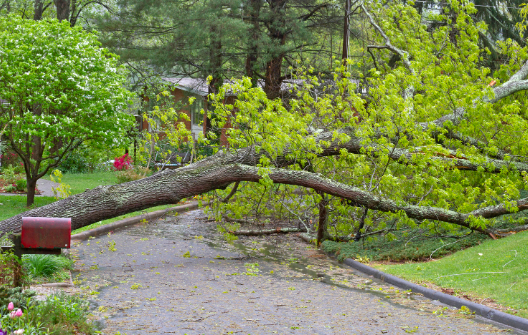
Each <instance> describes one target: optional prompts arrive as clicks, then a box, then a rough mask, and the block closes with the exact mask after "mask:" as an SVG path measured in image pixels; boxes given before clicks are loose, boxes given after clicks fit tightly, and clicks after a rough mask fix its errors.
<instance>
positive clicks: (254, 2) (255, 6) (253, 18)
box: [246, 0, 262, 87]
mask: <svg viewBox="0 0 528 335" xmlns="http://www.w3.org/2000/svg"><path fill="white" fill-rule="evenodd" d="M261 3H262V2H261V1H260V0H249V18H250V19H249V21H250V24H251V29H250V30H249V36H248V54H247V57H246V76H247V77H250V78H251V84H252V85H253V87H257V84H258V78H257V75H256V73H255V68H256V66H257V59H258V51H259V48H258V44H259V37H260V23H259V16H260V8H261Z"/></svg>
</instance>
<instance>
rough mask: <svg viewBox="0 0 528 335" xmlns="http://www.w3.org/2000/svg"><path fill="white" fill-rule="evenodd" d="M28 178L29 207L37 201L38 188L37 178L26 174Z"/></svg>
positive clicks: (27, 204) (27, 200) (27, 202)
mask: <svg viewBox="0 0 528 335" xmlns="http://www.w3.org/2000/svg"><path fill="white" fill-rule="evenodd" d="M26 180H27V199H26V206H27V207H29V206H31V205H33V203H34V202H35V193H36V188H37V179H35V178H33V177H31V176H29V175H27V174H26Z"/></svg>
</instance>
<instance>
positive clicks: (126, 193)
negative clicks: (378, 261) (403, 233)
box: [0, 152, 528, 233]
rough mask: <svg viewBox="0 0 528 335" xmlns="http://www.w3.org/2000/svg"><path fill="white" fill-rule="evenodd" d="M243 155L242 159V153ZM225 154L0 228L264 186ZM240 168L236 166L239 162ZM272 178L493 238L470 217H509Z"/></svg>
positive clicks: (309, 180) (293, 176) (307, 176)
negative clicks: (237, 185)
mask: <svg viewBox="0 0 528 335" xmlns="http://www.w3.org/2000/svg"><path fill="white" fill-rule="evenodd" d="M239 155H240V153H239ZM239 155H230V154H225V153H223V152H220V153H219V154H217V155H215V156H213V157H210V158H208V159H205V160H203V161H199V162H197V163H194V164H191V165H189V166H187V167H184V168H181V169H178V170H165V171H163V172H160V173H157V174H155V175H153V176H150V177H148V178H144V179H141V180H137V181H132V182H128V183H123V184H119V185H114V186H105V187H102V186H99V187H97V188H95V189H93V190H90V191H87V192H84V193H81V194H77V195H74V196H71V197H69V198H67V199H64V200H61V201H57V202H54V203H52V204H49V205H47V206H44V207H39V208H35V209H33V210H30V211H28V212H25V213H22V214H19V215H17V216H14V217H12V218H9V219H7V220H4V221H2V222H0V231H1V232H3V233H6V232H9V231H12V232H19V231H20V225H21V222H22V216H30V217H36V216H44V217H69V218H71V219H72V229H78V228H81V227H84V226H86V225H89V224H91V223H94V222H98V221H101V220H105V219H109V218H113V217H116V216H119V215H123V214H126V213H130V212H134V211H138V210H142V209H145V208H149V207H154V206H158V205H164V204H175V203H177V202H179V201H180V200H181V199H183V198H191V197H193V196H195V195H199V194H203V193H206V192H209V191H211V190H215V189H224V188H225V187H227V186H228V185H229V184H231V183H234V182H237V181H250V182H258V181H259V180H260V179H261V178H262V177H261V176H260V175H259V168H258V167H254V166H250V165H243V163H249V164H251V165H255V164H256V163H257V162H258V159H257V160H256V161H255V160H254V159H255V157H254V156H253V157H252V156H251V155H250V154H248V155H246V156H239ZM237 161H238V163H235V162H237ZM269 177H270V178H271V180H273V181H274V182H275V183H279V184H288V185H298V186H303V187H308V188H312V189H314V190H316V191H319V192H323V193H326V194H330V195H333V196H336V197H340V198H344V199H348V200H353V201H354V202H355V203H357V204H359V205H362V206H364V207H367V208H370V209H373V210H379V211H384V212H392V213H396V212H405V213H406V214H407V216H408V217H410V218H414V219H418V220H425V219H428V220H438V221H444V222H449V223H453V224H457V225H460V226H463V227H467V228H472V229H475V230H477V231H480V232H484V233H488V231H487V230H485V229H480V228H474V227H471V226H470V224H469V217H470V216H471V215H472V216H475V217H484V218H492V217H497V216H500V215H504V214H508V213H509V210H508V209H507V207H505V206H503V205H498V206H490V207H485V208H481V209H478V210H475V211H473V212H471V213H459V212H455V211H450V210H446V209H443V208H436V207H423V206H415V205H404V204H399V203H397V202H395V201H392V200H390V199H384V198H380V197H378V196H377V195H373V194H370V193H369V192H366V191H364V190H361V189H358V188H356V187H353V186H349V185H346V184H342V183H339V182H336V181H334V180H332V179H328V178H324V177H321V176H320V175H317V174H314V173H309V172H306V171H292V170H285V169H270V173H269ZM516 205H517V207H518V208H519V210H520V211H523V210H526V209H528V198H524V199H521V200H518V201H517V203H516Z"/></svg>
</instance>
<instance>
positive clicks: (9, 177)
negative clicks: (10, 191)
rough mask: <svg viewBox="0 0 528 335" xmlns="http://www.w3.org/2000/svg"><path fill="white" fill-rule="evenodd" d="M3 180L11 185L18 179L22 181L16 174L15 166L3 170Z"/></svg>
mask: <svg viewBox="0 0 528 335" xmlns="http://www.w3.org/2000/svg"><path fill="white" fill-rule="evenodd" d="M2 179H4V180H5V181H6V182H7V183H9V184H14V183H16V181H17V180H18V179H20V176H18V175H17V174H16V171H15V168H14V167H13V165H9V166H8V167H6V168H4V169H3V170H2Z"/></svg>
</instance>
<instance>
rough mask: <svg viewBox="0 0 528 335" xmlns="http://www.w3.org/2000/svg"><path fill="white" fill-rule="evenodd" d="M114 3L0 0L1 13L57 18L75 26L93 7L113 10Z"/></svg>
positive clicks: (108, 1) (37, 17)
mask: <svg viewBox="0 0 528 335" xmlns="http://www.w3.org/2000/svg"><path fill="white" fill-rule="evenodd" d="M113 4H114V1H113V0H3V1H0V13H6V14H10V13H11V14H15V15H19V16H20V17H22V18H25V19H33V20H37V21H38V20H42V19H44V18H57V19H58V20H59V21H62V20H67V21H69V22H70V25H71V26H72V27H73V26H75V25H76V24H77V22H78V21H79V19H81V18H82V17H83V14H84V13H86V12H88V14H89V12H90V10H91V9H93V8H96V9H103V10H108V11H112V10H113ZM89 16H90V15H88V17H89Z"/></svg>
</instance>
